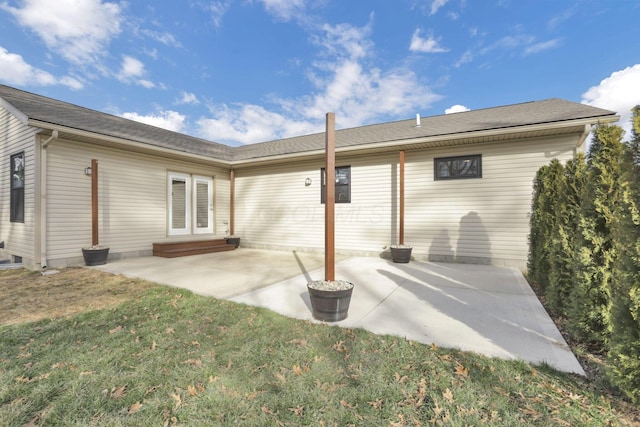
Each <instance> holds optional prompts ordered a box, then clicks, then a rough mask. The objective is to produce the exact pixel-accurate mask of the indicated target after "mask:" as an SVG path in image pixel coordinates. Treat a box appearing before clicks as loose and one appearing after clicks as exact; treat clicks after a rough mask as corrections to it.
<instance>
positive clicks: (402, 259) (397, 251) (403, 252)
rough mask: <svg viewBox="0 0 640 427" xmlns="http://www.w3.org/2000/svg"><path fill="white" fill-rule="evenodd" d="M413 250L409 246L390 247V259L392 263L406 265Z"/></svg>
mask: <svg viewBox="0 0 640 427" xmlns="http://www.w3.org/2000/svg"><path fill="white" fill-rule="evenodd" d="M412 249H413V248H412V247H410V246H398V247H393V246H391V259H392V260H393V262H398V263H405V264H406V263H408V262H409V261H411V250H412Z"/></svg>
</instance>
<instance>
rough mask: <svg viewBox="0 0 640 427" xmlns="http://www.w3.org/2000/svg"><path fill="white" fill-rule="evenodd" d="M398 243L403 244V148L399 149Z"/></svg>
mask: <svg viewBox="0 0 640 427" xmlns="http://www.w3.org/2000/svg"><path fill="white" fill-rule="evenodd" d="M398 243H399V244H400V245H404V150H401V151H400V233H399V236H398Z"/></svg>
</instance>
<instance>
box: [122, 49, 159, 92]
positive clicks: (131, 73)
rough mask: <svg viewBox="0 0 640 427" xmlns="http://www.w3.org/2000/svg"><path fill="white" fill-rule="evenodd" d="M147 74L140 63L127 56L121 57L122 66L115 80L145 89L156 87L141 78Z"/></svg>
mask: <svg viewBox="0 0 640 427" xmlns="http://www.w3.org/2000/svg"><path fill="white" fill-rule="evenodd" d="M146 73H147V71H146V70H145V68H144V64H143V63H142V61H140V60H138V59H136V58H134V57H132V56H129V55H123V56H122V65H121V66H120V71H119V72H118V74H117V75H116V78H117V79H118V80H120V81H121V82H123V83H135V84H138V85H140V86H142V87H145V88H147V89H150V88H154V87H155V86H156V85H155V84H154V83H153V82H151V81H149V80H146V79H143V78H142V77H143V76H144V75H145V74H146Z"/></svg>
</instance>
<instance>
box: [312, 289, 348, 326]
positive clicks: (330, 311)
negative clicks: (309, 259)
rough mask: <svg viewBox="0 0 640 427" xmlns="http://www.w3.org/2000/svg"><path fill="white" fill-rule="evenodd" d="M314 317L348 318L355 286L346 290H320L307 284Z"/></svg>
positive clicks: (330, 320)
mask: <svg viewBox="0 0 640 427" xmlns="http://www.w3.org/2000/svg"><path fill="white" fill-rule="evenodd" d="M307 289H308V291H309V299H310V300H311V308H312V315H313V318H314V319H316V320H321V321H323V322H337V321H340V320H344V319H346V318H347V316H348V314H349V303H350V302H351V293H352V292H353V286H352V287H351V288H349V289H345V290H320V289H314V288H312V287H310V286H308V285H307Z"/></svg>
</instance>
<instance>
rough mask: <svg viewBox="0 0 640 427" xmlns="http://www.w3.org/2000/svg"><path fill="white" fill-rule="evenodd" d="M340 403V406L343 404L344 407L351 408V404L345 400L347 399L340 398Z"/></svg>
mask: <svg viewBox="0 0 640 427" xmlns="http://www.w3.org/2000/svg"><path fill="white" fill-rule="evenodd" d="M340 404H341V405H342V406H344V407H345V408H349V409H353V405H352V404H350V403H349V402H347V401H346V400H344V399H342V400H341V401H340Z"/></svg>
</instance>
